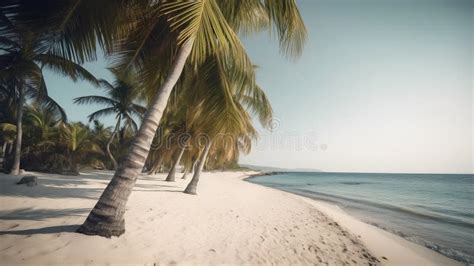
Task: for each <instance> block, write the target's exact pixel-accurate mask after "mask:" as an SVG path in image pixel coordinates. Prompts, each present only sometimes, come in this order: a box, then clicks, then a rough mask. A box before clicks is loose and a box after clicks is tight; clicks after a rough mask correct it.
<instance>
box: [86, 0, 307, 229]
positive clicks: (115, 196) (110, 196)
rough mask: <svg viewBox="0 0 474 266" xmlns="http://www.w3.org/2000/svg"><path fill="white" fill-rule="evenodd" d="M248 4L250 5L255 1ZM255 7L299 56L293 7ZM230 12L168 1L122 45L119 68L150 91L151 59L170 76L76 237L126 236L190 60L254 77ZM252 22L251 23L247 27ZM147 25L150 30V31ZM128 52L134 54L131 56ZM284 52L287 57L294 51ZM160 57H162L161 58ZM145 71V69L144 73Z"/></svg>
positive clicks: (299, 32)
mask: <svg viewBox="0 0 474 266" xmlns="http://www.w3.org/2000/svg"><path fill="white" fill-rule="evenodd" d="M247 2H249V3H247V4H248V5H251V2H253V1H247ZM254 2H255V5H254V6H253V7H251V9H250V10H251V11H253V10H255V12H252V14H253V15H255V13H257V14H258V12H261V14H262V15H263V14H264V15H266V16H267V17H268V18H269V20H270V21H271V22H272V23H273V25H276V28H277V29H278V31H277V32H278V33H279V34H280V42H281V43H282V44H283V47H285V48H286V47H296V51H297V52H299V50H300V48H301V47H302V45H301V43H302V42H303V40H304V27H303V23H302V22H301V18H300V16H299V13H298V11H297V8H296V4H295V3H294V1H264V2H263V3H262V2H260V1H254ZM229 6H232V5H228V3H227V2H225V1H224V2H218V1H215V0H201V1H192V2H180V1H179V2H178V1H176V2H174V1H173V2H171V1H170V2H154V5H153V6H152V7H151V8H150V9H148V8H145V9H143V10H144V11H147V10H150V11H151V12H150V13H145V14H144V15H143V16H142V17H143V18H145V19H144V20H143V23H142V24H140V23H139V24H138V25H139V27H137V28H135V29H133V30H132V31H130V35H129V36H128V37H129V38H130V39H131V40H133V41H128V42H125V44H126V45H125V46H124V48H122V51H126V52H123V53H119V55H118V56H120V57H121V59H123V60H122V62H125V63H124V64H122V65H121V66H122V67H127V66H129V67H130V66H132V65H133V66H134V67H135V68H137V69H140V70H141V75H142V76H144V77H146V78H147V79H146V81H148V84H151V85H153V84H156V82H159V81H160V80H156V78H154V79H153V78H152V79H148V78H149V77H153V76H156V75H157V74H158V73H163V72H164V71H162V69H157V68H156V67H150V64H149V63H148V62H155V63H156V62H159V61H158V60H156V59H155V58H157V57H158V58H165V59H168V60H171V62H165V63H164V65H169V66H170V67H169V69H168V74H167V75H165V76H164V77H165V78H164V81H163V82H162V83H161V85H160V86H159V89H158V90H157V93H156V95H155V96H154V98H153V100H152V102H151V104H150V106H149V108H148V111H147V113H146V114H145V117H144V119H143V122H142V125H141V127H140V130H139V131H138V133H137V135H136V137H135V141H134V142H133V143H132V146H131V147H130V149H129V153H128V154H127V156H126V157H125V159H124V160H123V161H122V166H121V167H120V168H119V169H117V171H116V173H115V175H114V177H113V178H112V180H111V181H110V183H109V185H108V186H107V187H106V189H105V191H104V193H103V194H102V196H101V197H100V198H99V201H98V203H97V204H96V206H95V207H94V209H93V210H92V211H91V213H90V214H89V216H88V218H87V220H86V221H85V222H84V224H83V225H82V226H81V227H80V228H79V230H78V232H81V233H84V234H91V235H101V236H106V237H110V236H119V235H121V234H123V232H124V231H125V227H124V219H123V217H124V213H125V204H126V202H127V200H128V197H129V196H130V193H131V192H132V189H133V187H134V185H135V182H136V180H137V177H138V175H139V173H140V172H141V171H142V168H143V165H144V163H145V160H146V158H147V155H148V152H149V149H150V146H151V143H152V140H153V136H154V135H155V132H156V129H157V127H158V125H159V123H160V120H161V117H162V114H163V110H164V109H165V107H166V104H167V101H168V98H169V96H170V94H171V90H172V89H173V87H174V86H175V84H176V83H177V81H178V79H179V77H180V76H181V73H182V71H183V69H184V67H185V64H186V61H188V57H189V63H190V64H191V65H194V66H195V67H198V66H200V65H201V64H202V63H203V62H204V61H205V59H206V58H207V57H208V56H209V55H211V54H218V55H219V58H220V59H221V60H220V62H221V63H222V67H225V61H226V60H229V59H230V58H232V60H233V61H234V62H235V64H236V65H237V68H238V69H239V70H240V71H239V72H240V73H246V72H248V71H249V70H251V71H253V69H252V65H251V63H250V60H249V59H248V58H247V56H246V53H245V50H244V49H243V47H242V45H241V43H240V41H239V39H238V37H237V34H236V33H235V31H234V30H238V27H239V25H242V24H246V21H245V17H243V12H244V10H242V9H239V8H241V6H239V5H234V6H232V11H233V12H230V11H222V9H224V10H225V9H227V8H228V7H229ZM245 11H248V10H245ZM142 12H143V11H142ZM226 15H227V16H228V17H226ZM150 20H151V21H150ZM234 21H235V23H233V22H234ZM237 21H238V23H237ZM153 22H154V23H153ZM253 22H254V20H252V22H248V23H247V24H251V23H253ZM239 23H240V24H239ZM150 25H152V26H154V27H152V28H151V29H150ZM144 33H145V34H144ZM147 33H148V35H147ZM137 37H141V38H140V40H141V41H138V42H137V41H136V40H137ZM161 37H162V38H161ZM155 40H159V43H157V44H155V42H156V41H155ZM153 44H154V45H153ZM130 46H132V47H133V46H134V48H135V49H129V47H130ZM156 47H162V49H156ZM129 51H132V53H131V54H130V53H129ZM286 51H287V52H289V53H291V52H293V51H295V50H292V49H289V50H286ZM164 55H166V57H163V56H164ZM165 61H166V60H165ZM157 65H161V64H157ZM191 65H190V67H191ZM143 66H147V67H146V68H142V67H143ZM209 145H210V144H209ZM207 150H208V148H207ZM205 153H206V152H204V154H205ZM198 169H199V168H198Z"/></svg>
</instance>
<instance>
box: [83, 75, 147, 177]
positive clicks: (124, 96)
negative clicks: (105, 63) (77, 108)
mask: <svg viewBox="0 0 474 266" xmlns="http://www.w3.org/2000/svg"><path fill="white" fill-rule="evenodd" d="M111 71H112V73H113V74H114V76H115V81H114V83H113V85H112V84H110V83H109V82H108V81H106V80H100V84H101V86H102V88H104V90H105V91H106V94H107V95H108V97H106V96H99V95H90V96H82V97H78V98H75V99H74V103H76V104H100V105H105V106H106V107H105V108H103V109H100V110H98V111H96V112H93V113H92V114H90V115H89V116H88V117H89V121H93V120H96V119H99V118H101V117H103V116H107V115H115V128H114V130H113V131H112V135H111V136H110V138H109V141H108V142H107V145H106V151H107V155H108V157H109V158H110V160H111V161H112V163H113V169H117V167H118V164H117V161H116V159H115V157H114V156H113V154H112V152H111V150H110V145H111V144H112V142H113V141H114V138H115V136H116V135H117V133H118V132H119V130H120V127H121V125H122V121H123V123H124V125H125V126H127V127H130V128H132V129H133V130H134V131H136V130H137V129H138V125H137V123H136V122H135V119H134V118H142V117H143V114H144V113H145V111H146V108H145V107H143V106H141V105H140V104H138V103H137V99H138V98H139V95H140V89H139V85H138V83H137V82H136V81H135V79H134V78H133V75H132V74H130V73H126V74H123V73H118V71H116V70H113V69H112V70H111Z"/></svg>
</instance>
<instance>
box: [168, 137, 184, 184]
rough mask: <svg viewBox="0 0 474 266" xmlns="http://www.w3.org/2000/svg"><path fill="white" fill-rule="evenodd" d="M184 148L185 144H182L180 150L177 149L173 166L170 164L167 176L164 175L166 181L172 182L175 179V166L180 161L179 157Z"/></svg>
mask: <svg viewBox="0 0 474 266" xmlns="http://www.w3.org/2000/svg"><path fill="white" fill-rule="evenodd" d="M185 149H186V145H183V147H182V148H181V150H180V151H179V154H178V156H177V157H176V159H175V161H174V164H173V166H171V170H170V172H169V173H168V176H167V177H166V181H168V182H174V181H175V174H176V168H178V166H179V162H180V161H181V157H183V154H184V150H185Z"/></svg>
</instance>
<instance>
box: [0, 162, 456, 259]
mask: <svg viewBox="0 0 474 266" xmlns="http://www.w3.org/2000/svg"><path fill="white" fill-rule="evenodd" d="M34 174H35V175H37V176H38V177H39V185H38V186H36V187H26V186H23V185H22V186H20V185H15V182H16V181H18V180H19V177H15V176H10V175H5V174H0V261H1V262H2V265H14V264H31V265H33V264H34V265H53V264H57V265H64V264H81V265H93V264H94V265H95V264H119V263H120V264H125V263H127V264H128V263H129V264H139V265H140V264H141V265H143V264H146V265H153V264H155V263H156V264H175V263H178V264H283V265H289V264H300V265H301V264H329V265H356V264H357V265H376V264H384V265H456V264H459V263H457V262H455V261H453V260H451V259H448V258H446V257H444V256H442V255H440V254H438V253H435V252H434V251H431V250H429V249H427V248H425V247H422V246H418V245H416V244H413V243H410V242H408V241H406V240H405V239H403V238H401V237H398V236H396V235H393V234H390V233H388V232H385V231H383V230H381V229H378V228H376V227H374V226H371V225H368V224H365V223H362V222H360V221H358V220H357V219H355V218H353V217H351V216H349V215H347V214H346V213H344V212H343V211H342V210H340V209H338V208H337V207H336V206H332V205H330V204H327V203H324V202H318V201H313V200H310V199H306V198H302V197H300V196H296V195H292V194H289V193H286V192H282V191H278V190H275V189H271V188H267V187H263V186H259V185H256V184H252V183H249V182H245V181H243V180H242V179H243V178H245V177H247V176H248V175H249V174H251V173H250V172H247V173H244V172H215V173H204V174H203V176H202V177H201V181H200V183H199V186H198V195H196V196H192V195H188V194H184V193H181V191H182V190H183V189H184V187H185V186H186V184H187V183H188V182H189V180H181V179H179V180H177V182H174V183H171V182H165V181H163V180H164V179H165V177H166V176H165V175H156V176H143V177H141V178H140V179H139V181H138V183H137V185H136V186H135V189H134V191H133V193H132V196H131V198H130V200H129V202H128V211H127V213H126V217H125V219H126V230H127V231H126V233H125V234H124V235H122V236H121V237H119V238H116V237H114V238H111V239H106V238H102V237H98V236H85V235H81V234H78V233H75V232H74V230H75V229H76V228H77V227H78V226H79V225H80V224H81V223H82V222H83V221H84V219H85V218H86V216H87V214H88V213H89V211H90V209H91V208H92V207H93V206H94V204H95V203H96V200H97V198H98V197H99V196H100V194H101V192H102V191H103V189H104V187H105V185H106V184H107V183H108V181H109V179H110V178H111V175H112V173H111V172H99V171H97V172H93V171H91V172H86V173H82V174H81V175H80V176H60V175H53V174H40V173H34Z"/></svg>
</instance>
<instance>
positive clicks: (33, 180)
mask: <svg viewBox="0 0 474 266" xmlns="http://www.w3.org/2000/svg"><path fill="white" fill-rule="evenodd" d="M16 184H17V185H22V184H25V185H27V186H29V187H34V186H37V185H38V177H36V176H34V175H26V176H24V177H22V178H21V180H20V181H18V182H17V183H16Z"/></svg>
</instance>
